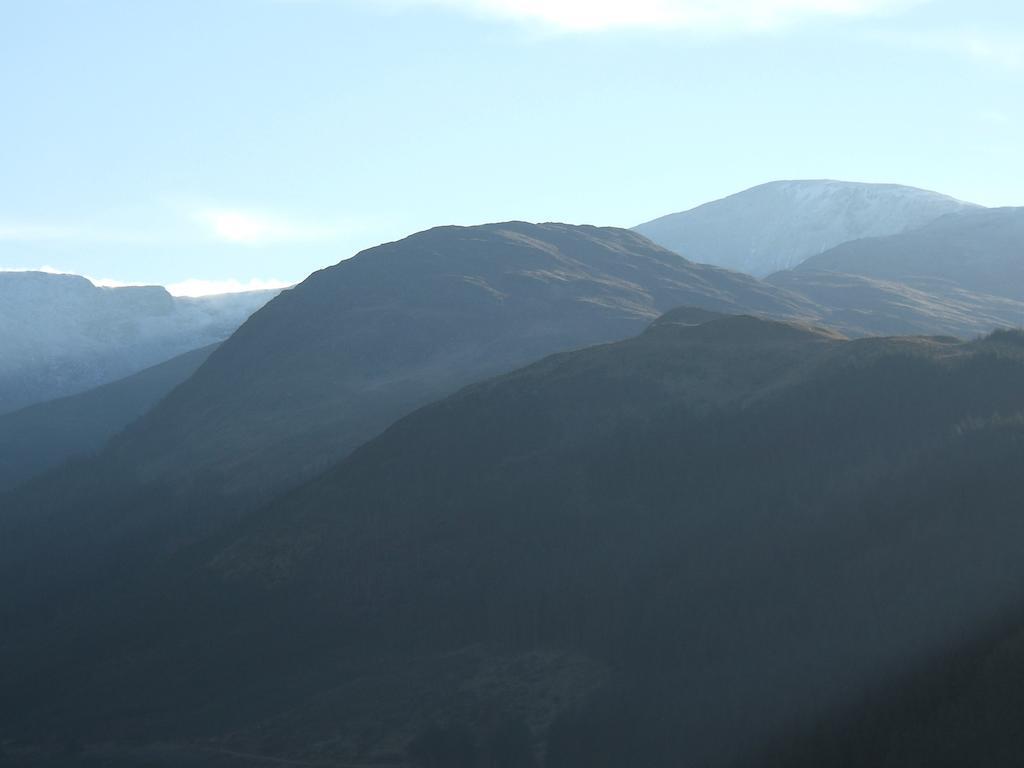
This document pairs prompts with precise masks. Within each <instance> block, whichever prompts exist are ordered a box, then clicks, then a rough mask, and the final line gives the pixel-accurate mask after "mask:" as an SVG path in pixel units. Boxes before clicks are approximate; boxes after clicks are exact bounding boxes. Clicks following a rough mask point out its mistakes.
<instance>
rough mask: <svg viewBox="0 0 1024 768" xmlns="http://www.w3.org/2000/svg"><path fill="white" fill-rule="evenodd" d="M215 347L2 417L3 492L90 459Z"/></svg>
mask: <svg viewBox="0 0 1024 768" xmlns="http://www.w3.org/2000/svg"><path fill="white" fill-rule="evenodd" d="M215 348H216V345H211V346H208V347H203V348H202V349H196V350H193V351H191V352H186V353H185V354H183V355H179V356H178V357H175V358H173V359H171V360H168V361H166V362H163V363H160V364H159V365H155V366H153V367H152V368H147V369H146V370H144V371H140V372H139V373H136V374H133V375H131V376H129V377H127V378H125V379H121V380H120V381H115V382H112V383H110V384H104V385H103V386H101V387H97V388H96V389H91V390H89V391H88V392H82V393H81V394H78V395H71V396H70V397H63V398H59V399H57V400H49V401H47V402H45V403H37V404H35V405H30V406H28V407H27V408H23V409H21V410H20V411H15V412H13V413H5V414H0V491H5V490H8V489H10V488H12V487H14V486H15V485H17V484H18V483H21V482H24V481H25V480H28V479H29V478H31V477H34V476H35V475H38V474H40V473H41V472H44V471H46V470H48V469H51V468H53V467H56V466H58V465H60V464H62V463H63V462H65V461H67V460H68V459H70V458H72V457H75V456H87V455H89V454H92V453H95V452H96V451H98V450H99V449H100V448H102V447H103V445H104V443H106V442H107V440H109V439H110V438H111V437H113V436H114V435H115V434H117V433H118V432H120V431H121V430H122V429H124V428H125V427H127V426H128V425H129V424H130V423H132V422H133V421H135V419H137V418H139V417H140V416H142V415H143V414H144V413H146V412H147V411H149V409H150V408H152V407H153V406H154V405H156V404H157V403H158V402H159V401H160V400H161V399H163V397H164V396H166V395H167V393H168V392H170V391H171V390H173V389H174V388H175V387H176V386H178V385H179V384H181V382H183V381H185V380H186V379H187V378H188V377H189V376H191V375H192V374H193V373H195V372H196V369H198V368H199V366H200V365H202V364H203V362H204V361H205V360H206V358H207V357H209V356H210V353H211V352H213V350H214V349H215Z"/></svg>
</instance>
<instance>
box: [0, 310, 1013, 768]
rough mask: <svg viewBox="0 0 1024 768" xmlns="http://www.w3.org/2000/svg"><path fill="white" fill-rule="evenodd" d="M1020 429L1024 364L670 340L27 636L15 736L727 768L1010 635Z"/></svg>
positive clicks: (985, 348) (402, 433) (12, 656)
mask: <svg viewBox="0 0 1024 768" xmlns="http://www.w3.org/2000/svg"><path fill="white" fill-rule="evenodd" d="M1022 414H1024V341H1022V338H1021V335H1020V334H1019V333H1013V332H1006V333H1001V334H996V335H994V336H992V337H990V338H987V339H984V340H981V341H976V342H971V343H962V342H957V341H955V340H949V339H945V340H943V339H921V338H915V339H863V340H857V341H846V340H844V339H843V338H842V337H840V336H838V335H836V334H834V333H831V332H827V331H821V330H816V329H813V328H809V327H806V326H797V325H791V324H784V323H778V322H771V321H766V320H758V319H755V318H751V317H742V316H738V317H717V318H716V317H713V316H706V315H705V316H701V315H700V314H699V313H696V314H695V313H693V312H692V311H682V312H673V313H669V314H668V315H666V316H665V317H664V318H662V319H661V320H660V321H658V322H656V323H654V324H652V325H651V327H650V329H649V330H647V331H646V332H645V333H643V334H642V335H640V336H639V337H636V338H635V339H631V340H627V341H623V342H618V343H614V344H609V345H602V346H598V347H593V348H590V349H585V350H580V351H576V352H569V353H563V354H559V355H555V356H553V357H549V358H546V359H544V360H542V361H540V362H539V363H536V364H534V365H532V366H529V367H527V368H525V369H521V370H519V371H515V372H513V373H511V374H508V375H505V376H502V377H499V378H496V379H492V380H489V381H486V382H483V383H481V384H478V385H474V386H471V387H468V388H466V389H464V390H462V391H461V392H459V393H457V394H456V395H454V396H452V397H450V398H447V399H445V400H442V401H440V402H438V403H435V404H433V405H430V406H427V407H425V408H423V409H420V410H418V411H416V412H415V413H413V414H412V415H410V416H409V417H407V418H405V419H403V420H401V421H400V422H398V423H397V424H395V425H394V426H393V427H391V428H390V429H388V430H387V431H386V432H385V433H384V434H383V435H381V436H380V437H379V438H377V439H375V440H373V441H372V442H370V443H368V444H367V445H365V446H364V447H362V448H361V449H359V450H358V451H356V452H355V453H354V454H352V455H351V456H350V457H349V458H348V459H346V460H345V461H344V462H342V463H341V464H340V465H338V466H337V467H336V468H334V469H332V470H331V471H330V472H329V473H327V474H326V475H324V476H323V477H322V478H320V479H318V480H316V481H314V482H312V483H309V484H307V485H306V486H304V487H303V488H301V489H298V490H297V491H295V492H294V493H291V494H289V495H288V496H286V497H284V498H282V499H280V500H279V501H277V502H275V503H274V504H272V505H270V506H269V507H267V508H266V509H265V510H263V511H262V512H260V513H259V514H257V515H255V516H252V517H249V518H247V519H246V520H244V521H242V522H240V523H239V525H238V526H237V527H235V528H233V529H231V530H230V531H226V532H225V533H224V534H223V535H222V536H221V537H219V538H218V539H217V540H214V541H211V542H209V543H207V544H205V545H203V546H201V547H199V548H198V549H193V550H191V551H188V552H182V553H180V554H179V556H177V557H176V558H174V559H172V560H171V561H168V562H167V563H166V564H165V569H164V570H163V571H162V573H161V574H159V576H158V577H156V578H157V581H155V582H149V583H147V584H137V585H135V586H136V587H137V588H138V592H137V593H135V594H133V593H132V591H131V589H129V590H128V591H127V592H122V593H109V594H108V595H107V597H108V598H109V600H110V601H109V603H103V602H102V601H100V602H95V601H94V602H93V603H91V604H90V606H89V607H88V608H86V609H84V610H77V611H72V612H71V613H70V614H65V615H64V617H63V619H62V620H61V621H60V623H59V624H58V625H57V626H60V627H61V628H62V629H63V632H62V633H61V634H59V635H54V634H50V635H48V637H49V638H50V640H49V641H48V642H47V643H45V644H44V645H43V649H42V650H40V646H39V644H38V642H36V641H34V638H37V637H38V636H37V635H32V634H31V633H30V635H29V636H28V637H22V638H19V637H17V636H15V635H13V634H12V635H8V636H7V637H6V638H5V641H4V642H5V645H4V646H3V648H2V649H0V650H2V651H3V653H2V654H0V658H2V659H3V660H4V665H5V666H3V667H2V668H0V691H3V692H4V696H5V698H4V700H3V707H4V708H3V710H0V711H2V713H3V714H4V715H5V716H7V717H9V718H11V722H12V723H15V722H17V723H20V724H21V725H20V726H15V727H16V728H17V729H19V730H24V729H28V730H31V729H32V728H42V729H43V730H47V729H55V730H57V732H60V730H61V729H62V728H64V729H66V728H70V727H72V726H74V727H76V728H78V729H79V733H81V734H82V735H83V738H84V739H86V740H91V739H95V740H103V739H110V738H117V737H118V734H122V735H123V734H132V735H133V737H134V738H138V739H156V740H159V741H161V742H166V741H167V740H169V739H175V738H176V739H187V738H195V737H198V736H203V737H216V738H217V739H218V740H217V741H216V742H214V743H216V744H218V745H221V746H222V747H223V748H225V749H231V750H236V751H238V752H245V753H253V752H255V753H262V754H264V755H267V756H271V757H284V758H287V759H295V760H310V761H321V762H329V761H332V760H333V761H344V762H360V763H372V762H374V761H375V760H384V761H389V762H393V763H396V764H405V763H404V761H403V760H402V758H403V756H404V755H405V754H406V752H405V747H406V746H407V745H411V746H412V749H411V751H410V752H409V753H408V754H409V755H410V756H411V758H412V760H413V764H415V765H424V766H426V765H449V764H456V763H455V762H454V761H455V758H454V757H453V754H455V753H457V754H462V755H464V754H466V751H467V750H470V751H472V750H477V751H478V752H479V753H480V754H481V755H482V756H486V757H487V759H490V760H492V761H497V760H499V758H500V757H501V755H500V754H496V753H495V750H498V747H495V746H494V741H493V740H492V739H491V737H490V736H489V735H488V734H493V733H495V732H496V731H495V729H498V730H499V731H501V732H504V731H503V730H501V729H503V728H505V726H504V725H502V724H503V723H504V724H508V723H520V724H525V725H524V726H523V727H525V729H526V730H525V731H523V730H522V728H520V730H519V731H518V732H519V733H521V734H522V733H525V736H523V737H522V738H525V740H526V742H527V744H528V745H529V747H530V749H531V750H533V749H535V750H536V754H537V755H538V756H544V760H545V765H546V766H548V768H569V767H571V768H575V767H576V766H580V767H582V766H594V765H608V766H617V765H645V766H654V767H657V766H674V765H678V764H679V762H680V759H682V757H681V756H685V759H686V760H687V761H689V762H692V763H693V764H699V765H703V766H718V765H729V764H732V763H733V761H735V760H736V759H739V758H742V757H744V756H745V755H746V754H749V753H750V752H753V751H756V750H759V749H760V748H761V747H762V746H763V745H764V744H765V743H767V742H768V741H770V740H771V739H772V738H773V737H774V736H776V735H777V734H779V733H781V732H785V731H786V730H787V729H788V728H790V727H791V726H792V725H793V723H795V722H804V721H806V719H807V718H809V717H811V716H812V715H814V716H816V715H817V714H818V713H820V712H822V711H825V710H827V709H828V708H829V707H832V706H838V705H840V704H842V703H844V702H846V703H848V702H850V701H855V700H857V699H858V697H859V696H860V695H861V694H862V693H863V692H865V691H867V690H870V689H873V688H875V687H877V685H878V684H879V683H880V681H884V680H886V679H887V678H888V676H889V675H890V674H892V672H893V671H894V670H899V669H901V668H905V666H906V664H907V663H908V661H909V660H913V659H917V658H920V657H922V656H927V655H928V654H930V653H937V652H939V651H941V650H942V649H943V648H945V647H947V646H948V645H951V644H955V643H956V642H958V641H959V640H960V639H961V638H963V637H966V636H969V635H971V634H972V633H973V632H974V631H975V629H976V628H977V627H978V626H983V625H984V624H985V623H986V622H987V621H989V620H992V619H994V618H997V617H998V616H1000V615H1001V613H1002V612H1003V611H1004V610H1006V609H1008V608H1009V607H1011V606H1014V605H1016V604H1019V602H1020V600H1021V599H1022V597H1024V589H1022V588H1021V587H1020V586H1019V585H1020V583H1021V578H1022V577H1024V567H1022V566H1021V564H1020V558H1019V556H1018V553H1019V542H1020V540H1021V537H1022V536H1024V519H1022V518H1021V516H1020V514H1019V509H1020V508H1021V504H1022V503H1024V485H1022V484H1021V483H1020V482H1019V480H1018V474H1019V473H1016V472H1012V471H1007V470H1008V469H1009V468H1012V467H1013V466H1016V465H1017V464H1019V461H1020V460H1021V458H1024V455H1022V446H1024V431H1022V427H1021V424H1022V421H1021V419H1022ZM9 625H10V624H9ZM41 680H42V681H54V685H55V686H56V687H48V686H42V687H41V686H40V681H41ZM100 683H102V684H100ZM43 690H45V691H46V693H45V694H43V693H41V691H43ZM510 727H511V726H510ZM438 728H440V729H441V730H440V731H438V730H437V729H438ZM51 732H52V730H51ZM228 734H230V735H228ZM439 734H440V735H439ZM206 743H209V742H206ZM502 743H505V742H502ZM517 743H520V744H521V743H522V741H521V740H520V741H519V742H517ZM314 745H315V746H314ZM423 750H427V753H429V754H428V757H423V755H424V754H425V753H424V752H423ZM430 750H434V751H430ZM445 750H455V752H454V753H453V752H450V751H449V752H446V751H445ZM498 751H499V752H500V750H498ZM517 754H521V753H517ZM418 755H419V757H417V756H418ZM460 759H461V758H460ZM431 760H433V762H430V761H431ZM460 764H461V763H460ZM466 764H470V763H466ZM499 764H501V763H499ZM520 764H526V763H520Z"/></svg>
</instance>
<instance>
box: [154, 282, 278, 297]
mask: <svg viewBox="0 0 1024 768" xmlns="http://www.w3.org/2000/svg"><path fill="white" fill-rule="evenodd" d="M291 285H293V283H288V282H285V281H284V280H275V279H273V278H271V279H269V280H261V279H260V278H252V279H251V280H233V279H232V280H198V279H190V280H182V281H181V282H180V283H171V284H170V285H168V286H167V291H168V292H169V293H170V294H171V295H172V296H214V295H217V294H222V293H242V292H244V291H267V290H280V289H282V288H288V287H290V286H291Z"/></svg>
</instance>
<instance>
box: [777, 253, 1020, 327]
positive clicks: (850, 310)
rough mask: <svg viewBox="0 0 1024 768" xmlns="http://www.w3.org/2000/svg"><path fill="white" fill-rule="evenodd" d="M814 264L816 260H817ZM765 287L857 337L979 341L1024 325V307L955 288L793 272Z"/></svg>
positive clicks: (815, 272)
mask: <svg viewBox="0 0 1024 768" xmlns="http://www.w3.org/2000/svg"><path fill="white" fill-rule="evenodd" d="M812 260H813V259H812ZM765 282H766V283H769V284H771V285H774V286H777V287H779V288H783V289H785V290H787V291H790V292H792V293H793V294H795V295H798V296H801V297H803V298H805V299H806V300H807V302H808V304H809V305H810V306H816V307H818V308H819V310H818V316H819V317H820V318H821V322H824V323H827V324H828V325H830V326H831V327H834V328H842V329H843V331H844V332H845V333H848V334H850V335H854V336H868V335H878V336H887V335H925V336H930V335H944V336H959V337H960V338H966V339H969V338H974V337H977V336H981V335H984V334H986V333H989V332H991V331H993V330H995V329H997V328H1017V327H1020V326H1022V325H1024V302H1022V301H1018V300H1015V299H1011V298H1007V297H1004V296H994V295H991V294H985V293H978V292H974V291H969V290H966V289H963V288H957V287H955V286H953V285H945V286H941V287H938V290H936V287H937V286H936V285H935V284H934V283H932V284H921V283H920V282H915V283H913V284H909V285H908V284H907V283H902V282H894V281H890V280H883V279H880V278H877V277H866V276H862V275H856V274H846V273H843V272H826V271H823V270H816V269H804V268H800V269H791V270H787V271H785V272H776V273H775V274H774V275H770V276H768V277H767V278H765Z"/></svg>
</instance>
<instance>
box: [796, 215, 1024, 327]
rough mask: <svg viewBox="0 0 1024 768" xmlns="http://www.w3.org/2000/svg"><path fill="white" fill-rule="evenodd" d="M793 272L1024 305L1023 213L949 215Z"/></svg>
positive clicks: (857, 243)
mask: <svg viewBox="0 0 1024 768" xmlns="http://www.w3.org/2000/svg"><path fill="white" fill-rule="evenodd" d="M795 271H796V272H798V273H803V272H838V273H845V274H850V275H861V276H864V277H868V278H872V279H878V280H888V281H898V282H902V283H905V284H907V285H910V286H912V287H915V288H918V289H920V290H924V291H928V292H930V293H933V294H937V295H956V294H958V293H963V292H965V291H970V292H976V293H984V294H988V295H991V296H1001V297H1004V298H1007V299H1011V300H1013V301H1024V208H981V209H969V210H964V211H960V212H956V213H950V214H947V215H945V216H942V217H941V218H938V219H936V220H935V221H933V222H931V223H929V224H926V225H925V226H923V227H920V228H918V229H915V230H912V231H909V232H904V233H901V234H894V235H890V236H888V237H872V238H865V239H861V240H854V241H851V242H847V243H843V244H841V245H837V246H836V247H835V248H832V249H830V250H827V251H825V252H823V253H820V254H818V255H816V256H812V257H811V258H809V259H807V260H806V261H805V262H803V263H802V264H800V265H799V266H798V267H797V268H796V270H795ZM1018 322H1024V317H1021V318H1020V321H1018Z"/></svg>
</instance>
